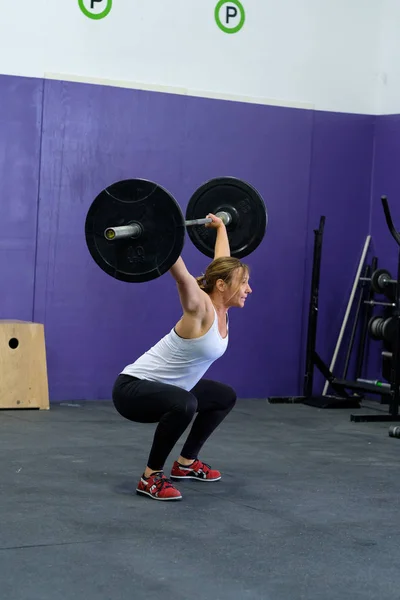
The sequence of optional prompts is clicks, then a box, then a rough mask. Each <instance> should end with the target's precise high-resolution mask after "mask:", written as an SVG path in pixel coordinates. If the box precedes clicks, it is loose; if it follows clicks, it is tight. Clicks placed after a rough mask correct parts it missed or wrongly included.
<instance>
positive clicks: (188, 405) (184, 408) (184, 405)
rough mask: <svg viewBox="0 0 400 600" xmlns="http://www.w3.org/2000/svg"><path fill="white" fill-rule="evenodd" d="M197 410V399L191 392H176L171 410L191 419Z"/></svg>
mask: <svg viewBox="0 0 400 600" xmlns="http://www.w3.org/2000/svg"><path fill="white" fill-rule="evenodd" d="M196 411H197V399H196V398H195V396H193V394H191V393H190V392H186V391H184V390H182V392H181V393H179V394H178V393H177V394H176V398H175V399H174V402H173V403H172V405H171V412H174V413H175V414H177V415H179V416H182V417H185V418H187V419H188V420H191V419H192V418H193V417H194V415H195V413H196Z"/></svg>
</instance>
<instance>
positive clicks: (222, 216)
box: [185, 210, 232, 227]
mask: <svg viewBox="0 0 400 600" xmlns="http://www.w3.org/2000/svg"><path fill="white" fill-rule="evenodd" d="M215 216H216V217H218V218H219V219H221V221H222V222H223V223H224V225H229V223H230V222H231V221H232V217H231V215H230V213H228V212H226V211H224V210H223V211H221V212H218V213H217V214H216V215H215ZM207 223H212V219H193V220H192V221H185V225H186V227H193V225H206V224H207Z"/></svg>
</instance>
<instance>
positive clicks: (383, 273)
mask: <svg viewBox="0 0 400 600" xmlns="http://www.w3.org/2000/svg"><path fill="white" fill-rule="evenodd" d="M360 281H368V282H370V283H371V287H372V289H373V290H374V292H376V293H377V294H383V293H385V291H386V290H387V288H388V286H390V285H395V284H397V281H396V280H395V279H392V276H391V274H390V272H389V271H387V270H386V269H377V270H376V271H374V272H373V273H372V275H371V277H360Z"/></svg>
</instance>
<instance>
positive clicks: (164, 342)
mask: <svg viewBox="0 0 400 600" xmlns="http://www.w3.org/2000/svg"><path fill="white" fill-rule="evenodd" d="M214 313H215V317H214V322H213V324H212V325H211V327H210V329H209V330H208V331H207V333H206V334H204V335H203V336H201V337H199V338H194V339H184V338H181V337H180V336H179V335H178V334H177V333H176V331H175V328H173V329H171V331H170V332H169V333H168V334H167V335H166V336H165V337H163V338H162V339H161V340H160V341H159V342H158V343H157V344H156V345H155V346H153V347H152V348H150V350H148V351H147V352H145V353H144V354H143V355H142V356H141V357H140V358H138V359H137V360H136V361H135V362H134V363H132V364H130V365H128V366H127V367H125V369H124V370H123V371H122V373H121V374H122V375H132V376H133V377H137V378H138V379H147V380H148V381H157V382H159V383H168V384H170V385H177V386H178V387H180V388H183V389H185V390H191V389H192V388H193V387H194V386H195V385H196V383H197V382H198V381H199V380H200V379H201V378H202V376H203V375H204V373H205V372H206V371H207V369H209V367H210V366H211V365H212V363H213V362H214V361H215V360H217V358H220V357H221V356H222V355H223V354H224V352H225V350H226V349H227V347H228V337H229V333H227V336H226V338H223V337H221V334H220V332H219V329H218V316H217V312H216V310H215V308H214ZM227 326H228V322H227Z"/></svg>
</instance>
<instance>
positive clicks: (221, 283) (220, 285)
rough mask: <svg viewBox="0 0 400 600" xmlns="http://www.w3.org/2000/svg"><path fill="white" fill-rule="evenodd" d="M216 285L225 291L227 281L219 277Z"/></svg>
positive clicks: (218, 288)
mask: <svg viewBox="0 0 400 600" xmlns="http://www.w3.org/2000/svg"><path fill="white" fill-rule="evenodd" d="M215 287H216V288H217V290H218V291H219V292H221V293H223V292H224V291H225V281H224V280H223V279H217V282H216V284H215Z"/></svg>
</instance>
